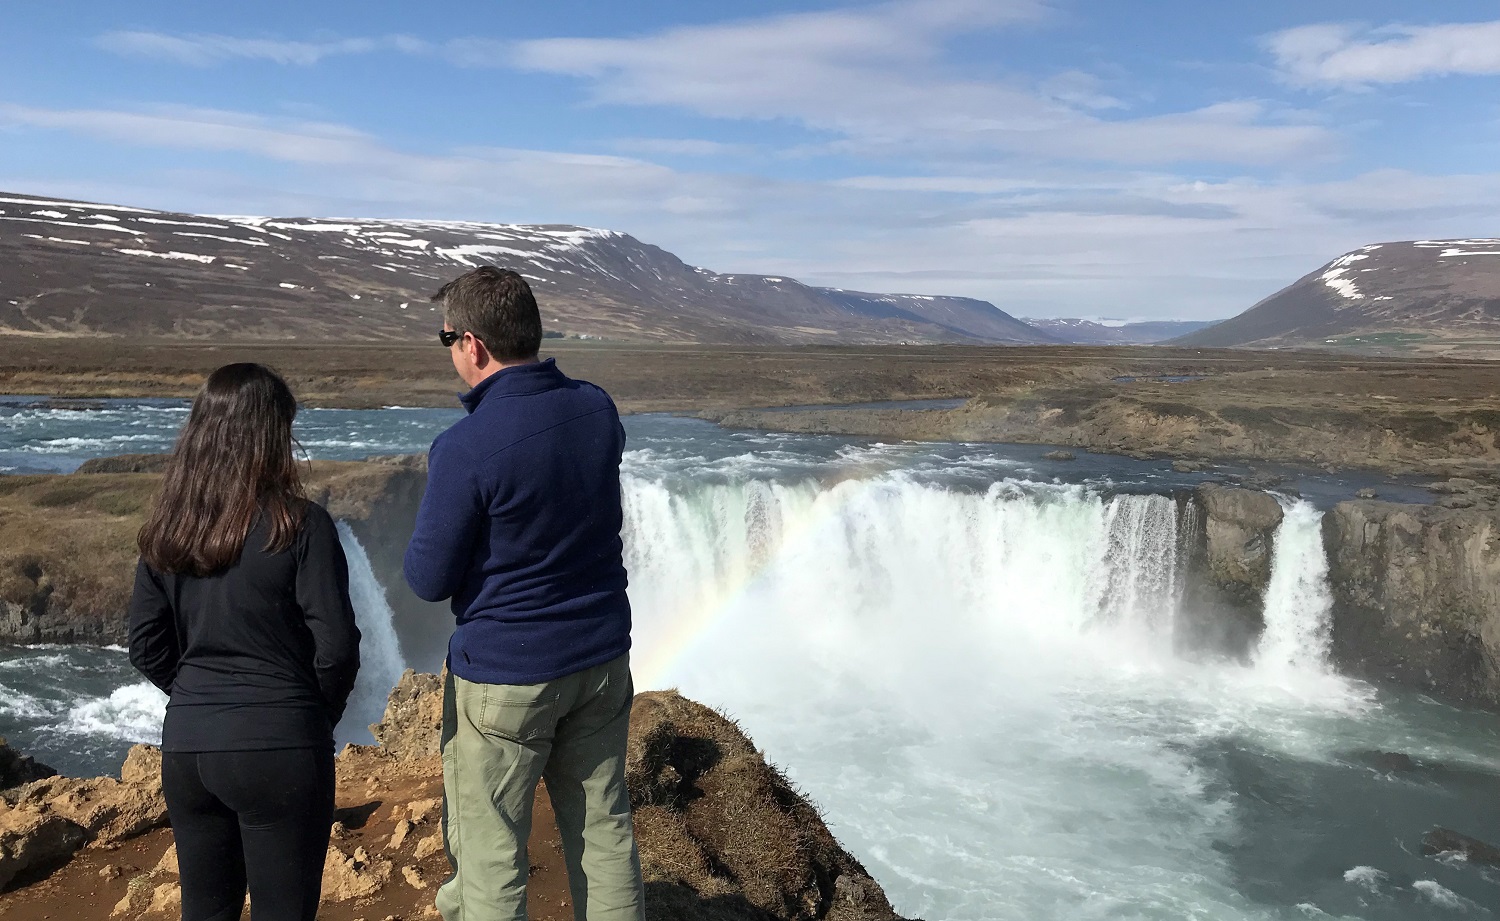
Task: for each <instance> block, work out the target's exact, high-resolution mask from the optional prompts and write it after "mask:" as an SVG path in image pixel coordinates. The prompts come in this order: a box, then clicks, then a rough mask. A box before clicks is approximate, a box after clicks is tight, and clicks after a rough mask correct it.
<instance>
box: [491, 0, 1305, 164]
mask: <svg viewBox="0 0 1500 921" xmlns="http://www.w3.org/2000/svg"><path fill="white" fill-rule="evenodd" d="M1045 13H1046V8H1045V7H1044V6H1042V5H1040V4H1038V3H1034V2H1029V0H1026V2H1022V0H1015V2H1005V0H992V2H983V0H900V2H892V3H886V4H882V5H879V6H874V7H866V8H859V9H851V10H838V11H832V12H819V13H798V14H791V15H781V16H772V17H766V18H761V19H751V20H741V21H734V22H728V23H722V24H715V25H705V26H690V27H680V28H674V29H668V30H665V31H662V32H659V33H656V34H652V35H647V36H643V37H636V38H550V39H542V40H535V41H523V42H519V43H517V44H515V45H514V46H511V47H510V48H509V49H498V48H497V49H494V50H493V51H492V52H491V53H490V54H489V55H488V59H490V60H492V61H495V62H498V63H502V64H503V65H504V66H511V67H518V68H522V69H529V70H535V71H542V72H547V73H555V74H564V75H570V76H574V77H578V78H580V79H582V80H585V81H587V82H588V83H589V85H590V88H591V91H592V94H593V98H594V100H595V102H597V103H600V104H614V105H622V104H623V105H641V106H668V107H672V108H678V109H684V110H687V111H689V112H693V113H695V114H699V115H705V116H710V117H714V118H723V119H755V120H788V121H792V122H796V123H800V124H802V125H804V126H806V127H809V128H812V129H814V130H817V131H821V132H828V133H830V134H832V135H834V136H835V137H837V138H840V139H841V141H840V142H839V143H836V144H835V145H833V146H831V147H829V148H828V149H830V150H835V151H843V152H849V153H870V152H876V153H901V152H907V153H909V152H913V151H915V152H919V153H921V152H929V153H930V152H936V151H942V152H959V151H970V152H995V151H999V152H1006V153H1013V154H1019V155H1025V156H1041V157H1050V158H1057V157H1061V158H1067V159H1076V160H1088V161H1095V162H1131V163H1171V162H1192V161H1214V162H1230V163H1271V162H1279V161H1284V160H1288V159H1294V158H1299V157H1306V156H1309V155H1318V154H1322V153H1326V152H1328V151H1329V150H1330V149H1331V148H1332V147H1333V140H1332V138H1331V136H1330V135H1329V134H1328V132H1327V131H1326V130H1325V129H1323V128H1321V127H1319V126H1316V125H1283V124H1279V123H1277V122H1276V121H1275V120H1274V119H1272V118H1270V116H1269V113H1268V112H1267V111H1266V110H1265V109H1264V108H1263V107H1262V106H1260V105H1258V104H1255V103H1253V102H1236V103H1228V104H1224V105H1218V106H1211V107H1207V108H1203V109H1200V110H1197V111H1190V112H1182V113H1174V114H1168V115H1161V116H1156V117H1148V118H1136V119H1103V118H1100V117H1098V116H1097V115H1096V114H1093V113H1094V112H1097V111H1099V110H1103V109H1110V108H1119V107H1120V106H1121V103H1120V102H1119V101H1118V100H1116V99H1114V98H1113V97H1110V96H1108V95H1106V94H1104V93H1103V92H1101V91H1100V89H1099V87H1098V84H1097V81H1096V80H1094V79H1093V78H1091V77H1089V76H1088V75H1085V74H1079V73H1072V72H1070V73H1066V74H1062V75H1059V76H1056V77H1053V78H1051V79H1049V80H1046V81H1043V82H1042V85H1041V86H1040V87H1038V88H1035V89H1033V88H1028V87H1027V86H1025V85H1023V84H1022V83H1021V82H1019V81H1015V82H1001V81H981V80H973V79H965V78H963V77H960V76H954V75H953V73H952V71H951V68H949V67H947V66H945V62H944V61H943V58H944V54H945V49H946V44H947V43H948V42H950V41H951V40H953V39H955V38H958V37H960V36H966V35H970V34H972V33H973V32H975V31H976V30H981V29H996V28H1001V27H1008V26H1009V27H1013V26H1016V25H1018V24H1022V23H1030V22H1035V21H1037V20H1038V19H1040V18H1042V17H1044V16H1045Z"/></svg>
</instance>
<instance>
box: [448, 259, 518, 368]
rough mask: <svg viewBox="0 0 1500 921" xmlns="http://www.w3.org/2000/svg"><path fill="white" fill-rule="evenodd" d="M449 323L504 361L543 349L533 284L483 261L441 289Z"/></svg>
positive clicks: (513, 273)
mask: <svg viewBox="0 0 1500 921" xmlns="http://www.w3.org/2000/svg"><path fill="white" fill-rule="evenodd" d="M432 299H433V301H440V302H441V303H442V305H443V314H444V318H445V319H446V320H447V321H448V325H449V326H451V327H453V328H454V330H456V331H457V332H460V333H471V334H473V336H474V338H475V339H478V340H479V341H480V342H483V343H484V347H485V348H486V349H489V352H490V354H491V355H492V356H494V357H495V358H496V359H498V360H500V361H519V360H522V359H527V358H535V357H536V354H537V352H538V351H540V350H541V347H542V315H541V313H540V312H539V311H538V310H537V307H536V297H535V296H533V295H532V293H531V286H530V285H528V284H527V283H526V279H524V278H522V277H521V276H520V274H519V273H518V272H513V271H511V270H510V269H497V268H495V267H494V266H492V265H482V266H480V267H479V268H477V269H475V270H473V271H472V272H465V273H464V274H462V275H460V276H458V277H457V278H455V279H453V280H452V281H450V282H448V283H447V284H446V285H443V286H442V287H441V288H439V289H438V293H437V294H434V295H433V296H432Z"/></svg>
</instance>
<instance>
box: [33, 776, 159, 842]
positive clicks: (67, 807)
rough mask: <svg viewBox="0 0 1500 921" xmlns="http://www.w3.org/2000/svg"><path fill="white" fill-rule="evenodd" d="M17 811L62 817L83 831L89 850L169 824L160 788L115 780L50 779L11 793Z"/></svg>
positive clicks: (97, 778)
mask: <svg viewBox="0 0 1500 921" xmlns="http://www.w3.org/2000/svg"><path fill="white" fill-rule="evenodd" d="M12 795H14V796H15V797H16V806H17V807H18V808H21V807H27V808H32V809H36V810H38V811H43V812H47V813H50V814H53V815H58V816H61V817H62V818H65V819H67V820H68V821H70V822H73V823H74V824H76V825H78V826H80V827H82V828H83V829H84V831H85V832H87V834H88V839H89V845H90V846H106V845H110V844H116V843H118V842H120V841H124V840H125V839H127V838H133V837H135V836H136V835H140V834H143V833H145V832H148V831H150V830H151V829H153V828H158V827H160V826H162V825H165V824H167V803H166V800H165V799H164V798H163V797H162V793H161V788H160V786H159V785H158V786H156V787H154V788H153V787H148V786H142V785H139V784H133V783H125V782H123V781H119V780H115V779H114V778H113V777H91V778H88V779H80V778H75V777H49V778H47V779H46V780H38V781H34V782H33V783H30V784H27V785H25V786H23V787H17V788H16V789H15V790H14V791H12Z"/></svg>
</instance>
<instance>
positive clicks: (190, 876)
mask: <svg viewBox="0 0 1500 921" xmlns="http://www.w3.org/2000/svg"><path fill="white" fill-rule="evenodd" d="M161 779H162V789H163V792H164V793H165V794H166V797H167V814H168V815H169V816H170V818H171V820H172V835H173V837H175V838H176V839H177V866H178V868H179V872H180V874H181V876H182V918H183V921H237V919H238V918H239V917H240V911H241V909H243V908H244V905H245V888H246V885H247V884H248V886H249V890H250V911H251V914H250V917H251V918H252V919H253V921H313V919H314V918H315V917H316V916H317V913H318V893H319V890H320V889H321V887H322V883H323V859H324V856H325V855H326V854H327V851H328V831H329V828H330V826H331V825H332V824H333V750H332V748H331V747H330V748H285V749H276V750H273V751H248V752H166V753H164V754H163V755H162V778H161Z"/></svg>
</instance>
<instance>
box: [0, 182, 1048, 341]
mask: <svg viewBox="0 0 1500 921" xmlns="http://www.w3.org/2000/svg"><path fill="white" fill-rule="evenodd" d="M486 262H489V263H494V264H497V265H501V266H504V267H509V268H514V269H516V270H517V271H520V272H521V273H522V274H524V275H525V276H527V278H528V280H530V281H531V282H532V285H533V287H534V288H535V290H536V292H537V296H538V299H539V301H541V303H542V305H543V311H544V320H545V323H546V325H547V328H548V329H549V330H552V331H554V332H561V333H565V334H570V335H577V336H589V337H597V338H606V339H616V340H623V341H645V342H673V341H678V342H701V343H743V344H776V343H782V344H816V343H827V344H837V343H892V342H970V343H975V342H994V343H1012V344H1021V343H1053V342H1055V341H1056V340H1054V339H1053V338H1052V337H1050V336H1049V335H1047V334H1046V333H1044V332H1042V331H1039V330H1036V329H1034V328H1032V327H1030V326H1028V325H1026V324H1025V323H1022V322H1021V321H1020V320H1017V319H1016V318H1014V317H1012V316H1010V315H1009V314H1007V313H1005V312H1004V311H1002V310H1000V309H999V308H997V307H995V306H994V305H993V304H990V303H988V302H986V301H981V300H976V299H973V298H962V297H943V296H930V295H911V294H870V293H865V292H857V291H844V290H841V289H836V288H818V287H813V286H810V285H804V284H802V283H801V282H798V281H796V280H794V279H790V278H785V277H778V276H764V275H735V274H719V273H716V272H711V271H709V270H707V269H702V268H698V267H695V266H690V265H687V264H685V263H684V262H682V260H680V259H678V258H677V257H676V256H674V255H672V254H671V253H669V252H667V251H666V250H663V249H661V248H659V247H656V246H652V245H650V244H648V243H643V242H641V241H639V240H637V239H635V238H634V237H632V236H630V235H628V234H624V233H619V232H616V231H611V230H596V229H592V228H586V227H575V226H570V225H557V224H541V225H521V224H489V223H479V222H467V221H424V220H367V219H358V220H355V219H349V220H340V219H321V218H269V217H236V216H204V215H192V214H181V213H176V212H164V211H153V210H150V209H146V208H134V207H126V206H122V205H103V204H94V203H89V202H75V201H64V200H61V199H52V198H43V197H39V196H31V195H19V194H7V193H0V332H10V333H22V334H43V335H45V334H53V335H63V334H72V335H79V334H84V335H97V334H105V335H126V336H159V335H176V336H183V337H190V338H206V337H210V336H219V337H229V338H246V339H282V338H300V337H309V336H313V337H315V336H329V337H335V336H336V337H340V338H344V339H398V340H400V339H414V338H416V339H419V338H424V337H429V336H431V334H432V332H433V330H434V329H436V328H437V327H438V326H439V325H440V324H441V319H440V313H439V311H438V310H437V308H436V307H435V306H434V305H432V304H430V303H429V301H428V298H429V296H430V295H431V293H432V292H433V291H435V290H436V289H437V288H438V286H439V285H440V284H441V283H442V282H443V281H446V280H447V279H449V278H452V277H454V276H456V275H458V274H459V273H461V272H463V271H465V270H466V269H467V268H469V267H471V266H475V265H480V264H483V263H486Z"/></svg>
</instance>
